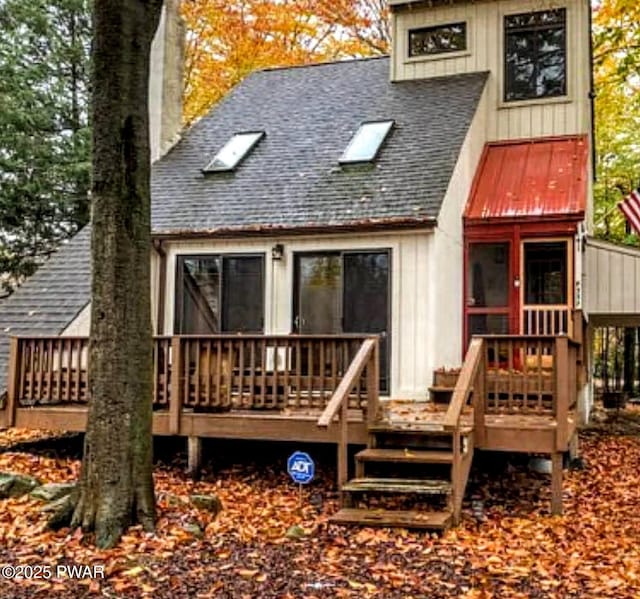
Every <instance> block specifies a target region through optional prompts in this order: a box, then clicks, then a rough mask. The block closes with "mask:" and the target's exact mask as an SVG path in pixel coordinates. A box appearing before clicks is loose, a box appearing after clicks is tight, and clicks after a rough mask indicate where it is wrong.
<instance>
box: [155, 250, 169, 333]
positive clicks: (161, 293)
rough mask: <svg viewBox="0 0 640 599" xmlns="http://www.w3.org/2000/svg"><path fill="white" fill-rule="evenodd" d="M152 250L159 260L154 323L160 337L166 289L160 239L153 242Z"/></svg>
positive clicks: (165, 267)
mask: <svg viewBox="0 0 640 599" xmlns="http://www.w3.org/2000/svg"><path fill="white" fill-rule="evenodd" d="M153 248H154V249H155V250H156V252H157V253H158V257H159V258H160V268H159V272H158V316H157V321H156V333H157V334H158V335H162V334H163V333H164V314H165V303H166V289H167V253H166V252H165V251H164V247H163V242H162V240H161V239H154V240H153Z"/></svg>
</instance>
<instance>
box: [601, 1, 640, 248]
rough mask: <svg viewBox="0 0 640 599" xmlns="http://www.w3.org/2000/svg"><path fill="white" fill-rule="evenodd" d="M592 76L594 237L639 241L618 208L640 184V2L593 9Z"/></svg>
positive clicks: (605, 3) (603, 3) (605, 4)
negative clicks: (593, 113) (626, 226)
mask: <svg viewBox="0 0 640 599" xmlns="http://www.w3.org/2000/svg"><path fill="white" fill-rule="evenodd" d="M593 39H594V77H595V90H596V102H595V109H596V111H595V112H596V115H595V116H596V150H597V154H598V162H597V175H598V180H597V182H596V184H595V187H594V194H595V215H594V222H595V233H596V235H598V236H599V237H604V238H606V239H611V240H615V241H625V242H628V243H636V242H637V237H636V236H635V235H629V234H627V232H626V230H625V220H624V217H623V216H622V213H621V212H620V211H619V210H617V208H616V204H617V203H618V202H620V200H622V199H623V198H624V197H625V196H626V195H627V194H628V193H629V192H631V191H632V190H633V189H635V188H636V187H638V185H640V3H638V1H637V0H600V1H599V2H597V4H596V6H594V21H593Z"/></svg>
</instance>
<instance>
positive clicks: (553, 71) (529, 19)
mask: <svg viewBox="0 0 640 599" xmlns="http://www.w3.org/2000/svg"><path fill="white" fill-rule="evenodd" d="M504 29H505V43H504V45H505V76H504V100H505V102H512V101H518V100H533V99H538V98H551V97H554V96H564V95H566V93H567V28H566V9H564V8H558V9H555V10H543V11H539V12H530V13H524V14H518V15H507V16H506V17H505V19H504Z"/></svg>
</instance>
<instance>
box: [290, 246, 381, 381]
mask: <svg viewBox="0 0 640 599" xmlns="http://www.w3.org/2000/svg"><path fill="white" fill-rule="evenodd" d="M390 271H391V264H390V253H389V252H388V251H367V252H362V251H357V252H356V251H354V252H351V251H349V252H323V253H312V254H306V253H305V254H297V255H296V258H295V294H294V321H293V329H294V331H295V332H298V333H307V334H339V333H377V334H379V335H380V388H381V390H382V391H384V392H387V391H388V390H389V358H390V356H389V345H388V343H389V339H388V337H389V320H390V298H389V292H390Z"/></svg>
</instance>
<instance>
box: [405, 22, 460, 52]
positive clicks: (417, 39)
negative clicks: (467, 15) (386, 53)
mask: <svg viewBox="0 0 640 599" xmlns="http://www.w3.org/2000/svg"><path fill="white" fill-rule="evenodd" d="M466 49H467V24H466V23H448V24H447V25H436V26H435V27H423V28H421V29H412V30H410V31H409V58H413V57H416V56H432V55H434V54H444V53H446V52H462V51H464V50H466Z"/></svg>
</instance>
